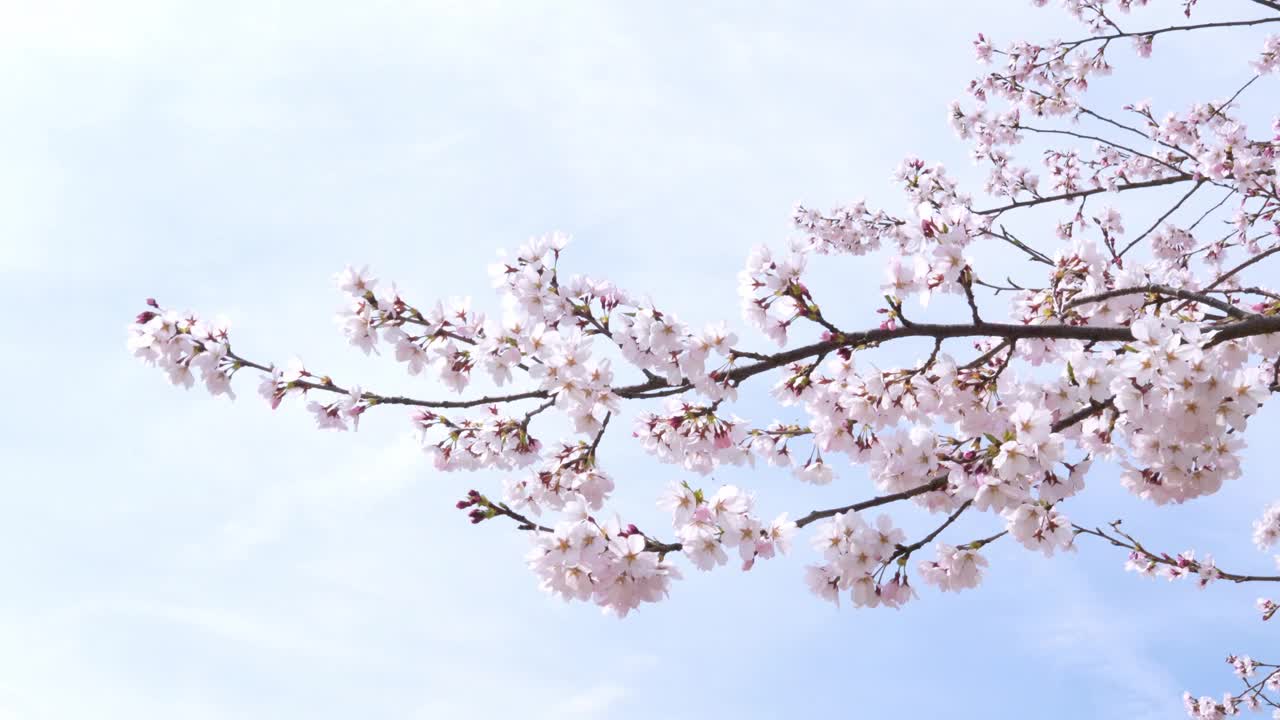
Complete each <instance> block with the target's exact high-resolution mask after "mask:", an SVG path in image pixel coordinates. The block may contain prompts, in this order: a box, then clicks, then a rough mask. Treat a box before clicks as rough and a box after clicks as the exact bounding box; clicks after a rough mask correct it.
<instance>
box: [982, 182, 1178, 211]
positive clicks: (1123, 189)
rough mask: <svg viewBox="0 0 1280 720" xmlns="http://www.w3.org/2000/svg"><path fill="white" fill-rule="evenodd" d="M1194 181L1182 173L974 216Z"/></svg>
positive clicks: (1015, 204) (1020, 203) (1034, 200)
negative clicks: (1107, 193) (1100, 194)
mask: <svg viewBox="0 0 1280 720" xmlns="http://www.w3.org/2000/svg"><path fill="white" fill-rule="evenodd" d="M1194 179H1195V176H1193V175H1188V174H1186V173H1182V174H1180V175H1171V176H1169V177H1166V178H1157V179H1155V180H1144V181H1141V182H1133V183H1126V184H1124V185H1119V186H1117V187H1116V188H1114V189H1108V188H1105V187H1097V188H1090V189H1088V190H1077V191H1074V192H1067V193H1062V194H1060V195H1046V196H1044V197H1038V198H1032V199H1030V200H1019V201H1017V202H1012V203H1009V204H1008V205H1001V206H999V207H993V208H988V209H986V210H975V211H974V214H975V215H1000V214H1001V213H1004V212H1007V211H1009V210H1016V209H1018V208H1025V207H1034V206H1036V205H1044V204H1046V203H1053V202H1058V201H1060V200H1076V199H1078V198H1084V197H1089V196H1091V195H1097V194H1099V193H1106V192H1126V191H1128V190H1141V189H1144V188H1153V187H1161V186H1163V185H1174V184H1177V183H1181V182H1186V181H1188V180H1194Z"/></svg>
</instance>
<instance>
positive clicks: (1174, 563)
mask: <svg viewBox="0 0 1280 720" xmlns="http://www.w3.org/2000/svg"><path fill="white" fill-rule="evenodd" d="M1120 523H1121V521H1120V520H1116V521H1114V522H1112V523H1111V529H1112V532H1114V533H1115V535H1109V534H1107V532H1106V531H1104V530H1103V529H1102V528H1100V527H1095V528H1092V529H1090V528H1086V527H1082V526H1080V525H1075V524H1072V526H1071V527H1072V529H1073V530H1074V532H1075V534H1076V535H1091V536H1094V537H1098V538H1101V539H1103V540H1106V541H1107V542H1109V543H1111V544H1112V545H1114V546H1116V547H1121V548H1125V549H1127V550H1131V551H1132V552H1134V553H1136V554H1137V555H1138V556H1139V557H1141V558H1142V559H1144V560H1146V561H1148V562H1150V563H1153V564H1155V565H1163V566H1167V567H1170V568H1177V569H1178V570H1185V571H1188V572H1192V573H1201V572H1202V571H1203V572H1206V573H1212V575H1213V576H1214V577H1217V578H1221V579H1223V580H1230V581H1231V582H1234V583H1244V582H1280V575H1241V574H1238V573H1231V572H1225V571H1223V570H1220V569H1218V568H1217V567H1216V566H1212V569H1210V568H1211V566H1210V565H1208V564H1205V563H1201V562H1200V561H1198V560H1194V559H1192V558H1190V557H1188V556H1185V554H1184V555H1180V556H1177V557H1172V556H1170V555H1169V554H1168V553H1160V554H1156V553H1153V552H1151V551H1150V550H1147V549H1146V548H1145V547H1143V546H1142V543H1140V542H1138V541H1137V540H1135V539H1134V538H1133V537H1132V536H1131V535H1129V534H1128V533H1125V532H1124V531H1123V530H1121V529H1120Z"/></svg>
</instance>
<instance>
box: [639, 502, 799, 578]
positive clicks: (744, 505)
mask: <svg viewBox="0 0 1280 720" xmlns="http://www.w3.org/2000/svg"><path fill="white" fill-rule="evenodd" d="M658 507H659V508H661V509H663V510H665V511H667V512H669V513H671V517H672V526H673V527H674V528H675V531H676V537H678V538H679V539H680V545H681V548H682V551H683V552H684V554H685V555H686V556H687V557H688V558H689V561H690V562H692V563H693V564H694V566H696V567H697V568H698V569H699V570H711V569H713V568H715V567H716V566H718V565H724V564H725V563H727V562H728V560H729V556H728V553H727V552H726V550H725V548H728V549H730V550H734V549H736V550H737V553H738V557H739V558H740V559H741V560H742V569H743V570H750V569H751V568H752V566H753V565H754V564H755V561H756V558H766V559H767V558H771V557H773V556H774V555H775V554H777V553H782V554H786V553H787V552H788V551H789V550H790V549H791V537H792V535H794V534H795V532H796V524H795V523H794V522H791V521H790V520H788V519H787V514H786V513H783V514H781V515H779V516H778V517H777V518H775V519H774V520H773V522H771V523H769V524H768V525H765V524H764V523H763V522H762V521H761V520H760V518H759V517H757V516H756V515H755V514H754V512H753V511H754V509H755V498H754V497H753V496H752V495H751V494H750V493H745V492H743V491H742V490H740V489H738V488H737V487H736V486H734V485H725V486H723V487H721V488H720V489H719V490H717V491H716V493H715V494H714V495H712V496H711V497H709V498H708V497H705V496H704V495H703V493H702V491H701V490H694V489H693V488H691V487H690V486H689V485H688V484H687V483H673V484H672V485H670V486H669V487H668V488H667V491H666V492H665V493H664V494H663V495H662V497H661V498H660V499H659V500H658Z"/></svg>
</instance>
